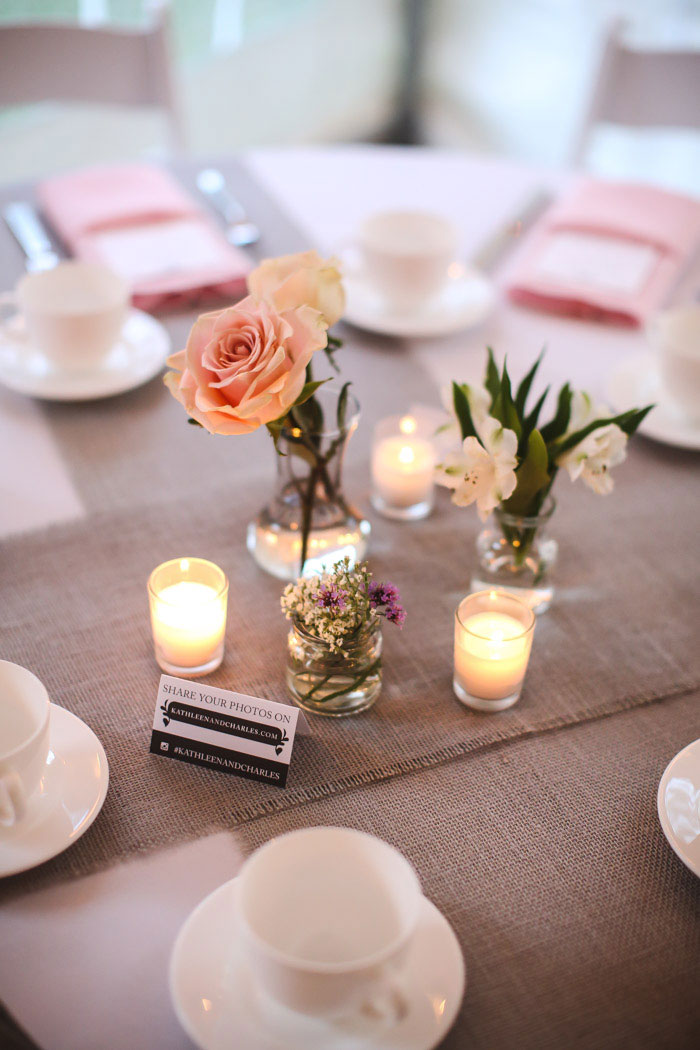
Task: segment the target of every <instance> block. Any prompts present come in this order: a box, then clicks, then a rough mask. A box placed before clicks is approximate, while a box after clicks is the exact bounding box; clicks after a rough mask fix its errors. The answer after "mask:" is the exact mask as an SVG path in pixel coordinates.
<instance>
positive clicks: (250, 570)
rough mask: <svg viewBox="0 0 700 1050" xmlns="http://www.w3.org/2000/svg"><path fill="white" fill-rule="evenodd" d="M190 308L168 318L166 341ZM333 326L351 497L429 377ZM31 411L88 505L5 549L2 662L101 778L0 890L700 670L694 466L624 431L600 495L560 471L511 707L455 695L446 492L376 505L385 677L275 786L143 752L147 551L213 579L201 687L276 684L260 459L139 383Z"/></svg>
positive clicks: (660, 693) (269, 464) (279, 685)
mask: <svg viewBox="0 0 700 1050" xmlns="http://www.w3.org/2000/svg"><path fill="white" fill-rule="evenodd" d="M231 172H232V175H233V177H234V179H235V182H236V186H237V189H238V190H239V192H240V193H241V196H242V197H243V199H244V200H245V199H246V195H247V194H248V193H249V192H255V193H257V194H258V197H257V198H256V199H257V201H258V209H259V210H258V211H257V212H256V217H260V220H261V221H263V223H264V226H265V230H266V234H267V243H266V245H265V249H266V250H267V251H269V252H271V253H274V252H277V251H280V250H288V249H292V248H294V247H298V246H301V239H298V240H297V241H296V242H295V240H294V237H293V235H292V233H291V232H290V228H289V224H288V222H287V221H286V220H285V219H284V217H283V216H282V215H280V213H279V210H278V209H277V208H276V207H275V206H274V205H273V203H272V202H270V201H263V200H262V198H261V196H260V192H259V190H257V189H253V187H252V183H251V181H250V179H249V177H248V176H247V175H246V173H245V171H244V169H243V168H241V167H239V166H231ZM278 228H279V229H280V230H281V234H280V237H279V242H278V241H277V239H276V234H275V231H276V230H277V229H278ZM190 321H191V318H180V319H175V320H171V321H170V322H169V326H170V328H171V331H173V333H174V336H175V338H176V339H181V338H183V337H184V334H185V332H186V330H187V328H188V326H189V323H190ZM344 334H345V335H346V337H347V339H348V346H347V347H346V348H345V349H344V350H343V365H344V369H343V371H344V375H345V376H346V377H347V378H350V379H352V380H353V381H354V383H355V390H356V392H357V395H358V397H359V399H360V402H361V404H362V406H363V413H364V419H363V423H362V425H361V428H360V430H359V432H358V434H357V435H356V437H355V438H354V439H353V445H352V446H351V449H350V453H349V462H348V470H347V491H348V493H349V495H350V496H351V497H352V498H354V499H355V500H356V501H357V502H359V503H360V505H363V506H366V504H367V488H368V473H369V472H368V455H369V445H370V439H371V431H372V427H373V424H374V423H375V422H376V420H377V419H378V418H380V417H381V416H382V415H385V414H387V413H389V412H392V411H400V410H402V409H404V408H405V407H406V405H407V404H409V403H410V402H411V401H412V400H415V399H417V398H420V399H422V400H427V399H429V398H430V395H431V389H432V385H431V383H430V381H429V380H428V379H427V378H426V376H425V375H424V374H423V373H422V371H421V370H420V368H419V367H418V366H417V365H416V364H415V362H414V361H412V359H411V355H410V348H409V347H408V346H407V344H393V343H389V342H388V341H384V340H380V339H373V338H370V337H366V336H360V335H357V334H353V333H351V332H350V330H347V331H346V332H345V333H344ZM433 396H435V395H434V394H433ZM46 412H47V415H48V418H49V419H50V420H51V423H52V426H53V429H54V433H55V434H56V438H57V440H58V442H59V444H60V447H61V449H62V452H63V454H64V456H65V458H66V461H67V463H68V464H69V466H70V469H71V472H72V474H73V477H74V479H75V482H76V485H77V486H78V488H79V491H80V493H81V497H82V498H83V500H84V502H85V505H86V507H87V509H88V516H87V518H86V519H85V520H83V521H79V522H76V523H72V524H70V525H64V526H59V527H56V528H52V529H47V530H44V531H42V532H37V533H34V534H32V535H27V536H21V537H17V538H14V539H11V540H9V541H6V542H5V543H4V544H3V545H2V549H1V551H0V574H1V577H2V578H1V587H2V594H3V603H2V610H1V612H0V618H1V622H2V626H3V656H4V657H5V658H7V659H10V660H15V661H17V662H19V663H21V664H24V665H25V666H27V667H30V668H31V669H32V670H33V671H34V672H35V673H36V674H38V675H39V677H40V678H42V679H43V680H44V681H45V682H46V684H47V686H48V688H49V691H50V693H51V695H52V697H53V699H54V700H55V701H56V702H57V703H60V704H62V705H63V706H65V707H67V708H69V709H70V710H72V711H74V712H75V713H76V714H78V715H79V716H80V717H81V718H83V719H85V721H86V722H88V723H89V724H90V725H91V726H92V727H93V728H94V730H95V732H96V733H97V734H98V735H99V737H100V738H101V740H102V742H103V744H104V746H105V749H106V751H107V754H108V757H109V760H110V767H111V783H110V791H109V794H108V796H107V800H106V803H105V807H104V810H103V813H102V814H101V816H100V818H99V819H98V820H97V822H96V823H95V825H94V826H93V828H92V829H91V830H90V831H89V833H88V834H87V835H86V836H85V837H84V838H83V839H82V840H81V841H80V842H78V843H77V844H76V845H75V846H74V847H73V848H71V849H70V850H69V851H67V852H66V853H64V854H63V855H62V856H61V857H58V858H56V859H55V860H54V861H52V862H50V863H48V864H46V865H44V866H43V868H41V869H39V870H37V871H35V872H33V873H29V874H27V875H23V876H18V877H17V878H16V879H14V880H5V881H4V884H3V888H2V892H3V893H4V894H9V893H12V892H20V891H22V892H23V891H24V890H26V889H27V888H29V887H30V886H32V885H35V884H37V883H38V882H41V881H44V880H47V879H52V878H56V877H60V876H67V875H78V874H84V873H87V872H89V871H92V870H95V869H97V868H99V867H102V866H105V865H109V864H111V863H114V862H115V861H117V860H119V859H122V858H124V857H126V856H128V855H130V854H133V853H137V852H142V851H146V850H150V849H155V848H158V847H161V846H164V845H166V844H168V843H173V842H176V841H179V840H184V839H189V838H194V837H197V836H199V835H202V834H204V833H205V832H207V831H211V830H214V829H218V828H227V827H234V826H236V825H238V824H240V823H242V822H245V821H248V820H250V819H252V818H254V817H259V816H261V815H264V814H266V813H272V812H276V811H282V810H286V809H289V808H291V807H294V806H297V805H299V804H301V803H306V802H308V801H309V800H312V799H317V798H325V797H328V796H332V795H335V794H339V793H342V792H344V791H347V790H349V789H351V788H353V787H356V786H358V785H361V784H369V783H372V782H374V781H379V780H386V779H389V778H392V777H396V776H398V775H400V774H405V773H408V772H411V771H415V770H420V769H424V768H428V767H431V766H435V765H437V764H440V763H444V762H446V761H449V760H452V759H455V758H459V757H460V756H463V755H465V754H468V753H471V752H478V751H480V750H483V749H484V748H488V747H490V746H492V745H493V744H494V743H497V742H499V741H506V740H514V739H518V738H523V737H528V736H533V735H535V734H538V733H541V732H543V731H546V730H549V729H552V728H556V727H559V726H566V725H571V724H575V723H578V722H582V721H589V720H593V719H597V718H600V717H603V716H606V715H611V714H614V713H615V712H618V711H622V710H625V709H627V708H632V707H638V706H643V705H645V704H649V703H651V702H654V701H659V700H663V699H668V698H672V697H676V696H680V695H682V694H684V693H685V692H687V691H689V690H691V689H693V688H697V687H698V685H700V654H699V653H698V649H697V646H696V645H694V624H693V611H694V610H696V609H697V603H696V590H697V582H696V581H697V575H696V573H697V567H696V559H695V558H694V556H693V551H694V543H695V535H696V526H695V521H694V517H693V511H694V509H695V507H696V500H695V492H694V490H693V488H692V484H691V483H692V482H693V481H694V475H693V468H694V460H693V459H692V457H690V456H687V455H683V454H680V453H674V452H671V451H669V450H663V449H659V448H656V447H653V446H650V445H648V444H646V443H645V442H643V441H640V442H638V443H637V445H636V447H634V448H633V449H632V451H631V454H630V458H629V461H628V463H627V464H626V465H625V466H624V467H623V468H622V469H621V470H620V471H619V472H618V479H619V480H618V489H617V492H616V494H615V496H614V497H612V498H610V499H609V500H599V499H597V498H596V497H595V496H593V494H591V493H590V492H589V491H588V490H585V489H584V488H582V487H580V486H579V487H576V488H573V487H572V488H569V487H568V484H567V483H566V481H565V480H564V481H562V483H561V484H560V495H561V506H560V508H559V510H558V511H557V515H556V518H555V520H554V530H553V531H554V532H555V534H556V535H557V536H558V538H559V539H560V544H561V562H560V565H559V568H558V570H557V584H558V587H559V595H558V601H557V603H556V605H555V606H554V608H553V609H552V610H551V611H550V613H548V614H547V616H546V617H544V618H543V619H541V620H540V621H539V622H538V626H537V630H536V636H535V645H534V648H533V654H532V661H531V666H530V671H529V674H528V680H527V685H526V690H525V693H524V695H523V699H522V702H521V703H520V705H518V706H517V707H516V708H514V709H513V710H511V711H510V712H507V713H504V714H503V715H501V716H499V717H498V718H489V717H483V716H480V715H477V714H474V713H471V712H468V711H467V710H466V709H465V708H463V707H462V706H461V705H459V704H458V703H457V701H456V700H455V699H454V696H453V694H452V690H451V675H452V622H453V621H452V617H453V613H454V608H455V606H456V605H457V603H458V601H459V599H460V598H461V597H462V596H463V595H464V593H466V592H467V590H468V588H469V577H470V572H471V567H472V564H473V547H474V538H475V535H476V532H477V530H478V528H479V524H478V521H477V519H476V515H475V514H472V513H466V512H464V511H459V510H457V509H456V508H453V507H452V506H451V505H450V504H449V502H448V500H447V499H446V497H445V498H442V499H441V500H440V501H439V504H438V508H437V511H436V513H435V515H434V516H433V517H432V518H430V519H429V520H428V521H425V522H422V523H420V524H416V525H401V524H396V523H391V522H387V521H383V520H381V519H378V518H376V517H374V516H373V529H374V531H373V538H372V548H371V560H372V567H373V569H374V571H375V573H376V575H377V576H378V577H380V578H382V577H384V578H390V579H392V580H393V581H394V582H395V583H397V584H398V585H399V587H400V588H401V590H402V593H403V596H404V598H405V602H406V605H407V607H408V611H409V617H408V622H407V624H406V627H405V629H404V630H403V632H401V633H399V632H398V631H396V630H394V629H392V628H390V627H388V628H387V629H386V631H385V640H386V659H385V668H386V670H385V676H386V678H385V681H386V684H385V688H384V692H383V695H382V697H381V698H380V701H379V703H378V704H377V706H376V707H375V708H374V709H372V711H370V712H368V713H367V714H365V715H363V716H360V717H358V718H356V719H352V720H348V721H344V722H341V723H336V722H333V723H331V724H329V723H328V722H326V721H325V720H321V719H315V720H313V730H314V735H313V737H312V738H311V739H310V740H301V741H299V742H298V744H297V747H296V749H295V754H294V758H293V764H292V768H291V772H290V776H289V780H288V785H289V786H288V787H287V788H286V790H284V791H280V790H278V789H275V788H272V787H269V786H266V785H261V784H257V783H250V782H246V781H242V780H238V779H236V778H229V777H225V776H222V775H221V774H218V773H214V772H211V771H208V770H202V769H198V768H194V767H191V766H184V765H180V764H178V763H175V762H171V761H166V760H163V759H159V758H157V757H155V756H151V755H149V754H148V740H149V734H150V725H151V721H152V714H153V707H154V704H155V693H156V687H157V682H158V677H159V672H158V669H157V667H156V665H155V663H154V660H153V656H152V652H151V641H150V631H149V625H148V617H147V603H146V591H145V581H146V578H147V576H148V573H149V572H150V570H151V569H152V568H153V567H154V566H155V565H156V564H157V563H158V562H160V561H163V560H165V559H166V558H169V557H174V556H177V555H180V554H183V553H196V554H198V555H202V556H203V557H208V558H211V559H213V560H214V561H216V562H218V563H219V564H221V565H222V566H223V567H224V569H225V570H226V572H227V573H228V575H229V579H230V582H231V589H230V598H229V621H228V631H227V656H226V660H225V663H224V665H223V667H222V668H221V669H220V671H219V672H217V673H216V674H215V675H212V676H211V678H210V681H211V683H212V684H214V685H220V686H224V687H230V688H235V689H237V690H240V691H242V692H247V693H252V694H257V695H261V696H266V697H269V698H271V699H281V698H282V697H283V695H284V686H283V668H284V658H285V632H286V628H285V623H284V621H283V619H282V617H281V615H280V613H279V609H278V599H279V594H280V584H279V582H278V581H276V580H274V579H272V578H270V577H267V576H266V575H264V574H263V573H261V572H260V570H258V569H257V567H256V566H255V565H254V564H253V562H252V560H251V559H250V557H249V556H248V554H247V552H246V550H245V547H244V531H245V523H246V522H247V521H248V520H249V518H251V517H252V516H253V515H254V514H255V512H256V511H257V510H258V509H259V507H260V506H261V505H262V504H263V503H264V502H265V501H266V500H267V498H268V496H269V494H270V492H271V488H272V479H273V471H274V454H273V452H272V448H271V445H270V443H269V440H268V439H267V436H266V435H265V434H256V435H253V436H252V437H250V438H245V439H243V438H240V439H224V438H218V437H212V436H210V435H208V434H206V433H204V432H201V431H199V430H196V429H195V428H192V427H188V426H187V424H186V421H185V415H184V412H183V411H182V409H181V408H180V406H178V405H177V404H176V403H175V402H174V401H173V400H172V399H171V398H170V395H169V394H168V393H167V392H166V390H165V389H164V388H163V387H162V385H161V384H160V383H158V382H157V381H156V382H153V383H151V384H149V385H148V386H147V387H145V388H143V389H142V390H139V391H134V392H133V393H131V394H128V395H125V396H123V397H120V398H115V399H112V400H110V401H105V402H95V403H92V404H86V405H80V406H47V408H46ZM443 495H444V494H443ZM669 507H672V508H673V518H672V520H669V514H668V508H669ZM13 887H14V889H13Z"/></svg>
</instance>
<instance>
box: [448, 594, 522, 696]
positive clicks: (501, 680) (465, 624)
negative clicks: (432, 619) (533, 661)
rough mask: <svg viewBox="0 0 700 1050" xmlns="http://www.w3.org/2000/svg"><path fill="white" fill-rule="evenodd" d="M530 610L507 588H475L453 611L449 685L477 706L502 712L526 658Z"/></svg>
mask: <svg viewBox="0 0 700 1050" xmlns="http://www.w3.org/2000/svg"><path fill="white" fill-rule="evenodd" d="M534 631H535V614H534V613H533V611H532V609H531V608H530V606H529V605H527V604H526V603H525V602H524V601H523V600H522V599H521V598H516V597H515V596H514V595H512V594H509V593H507V592H506V591H478V592H477V593H476V594H470V595H469V596H468V597H467V598H464V599H463V600H462V601H461V602H460V604H459V607H458V608H457V612H456V613H455V650H454V680H453V686H454V691H455V695H456V696H457V699H458V700H461V702H462V703H463V704H466V705H467V706H468V707H474V708H476V709H477V710H479V711H503V710H505V708H507V707H512V705H513V704H514V703H515V702H516V701H517V700H518V698H519V696H520V691H521V689H522V685H523V681H524V678H525V672H526V670H527V665H528V661H529V659H530V649H531V648H532V636H533V634H534Z"/></svg>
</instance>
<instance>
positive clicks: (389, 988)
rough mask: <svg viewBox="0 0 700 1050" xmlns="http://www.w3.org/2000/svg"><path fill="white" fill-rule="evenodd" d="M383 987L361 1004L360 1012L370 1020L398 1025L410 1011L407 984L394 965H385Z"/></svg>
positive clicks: (382, 975)
mask: <svg viewBox="0 0 700 1050" xmlns="http://www.w3.org/2000/svg"><path fill="white" fill-rule="evenodd" d="M379 981H380V984H381V987H379V988H378V989H377V991H376V992H375V993H374V994H373V995H370V996H368V998H367V999H365V1001H364V1002H363V1003H362V1004H361V1006H360V1010H359V1013H360V1015H361V1016H362V1017H364V1018H365V1019H366V1020H368V1021H375V1022H376V1021H379V1022H380V1023H382V1024H384V1025H387V1026H389V1025H396V1024H399V1022H400V1021H403V1019H404V1017H406V1016H407V1014H408V1011H409V1003H410V999H409V995H408V990H407V988H406V984H405V982H404V980H403V978H401V977H400V976H399V974H398V973H397V972H396V970H395V969H394V968H393V967H392V966H384V967H383V968H382V971H381V973H380V975H379Z"/></svg>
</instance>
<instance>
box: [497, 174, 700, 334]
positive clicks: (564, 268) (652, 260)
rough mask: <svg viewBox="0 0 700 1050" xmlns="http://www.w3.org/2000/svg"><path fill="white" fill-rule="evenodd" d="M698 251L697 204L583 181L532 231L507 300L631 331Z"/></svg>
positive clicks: (628, 186) (699, 208)
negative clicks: (578, 263)
mask: <svg viewBox="0 0 700 1050" xmlns="http://www.w3.org/2000/svg"><path fill="white" fill-rule="evenodd" d="M699 246H700V201H697V200H693V199H692V198H689V197H683V196H681V195H680V194H676V193H670V192H668V191H666V190H661V189H656V188H654V187H651V186H642V185H637V184H630V183H613V182H600V181H596V180H592V179H586V180H584V181H581V182H580V183H578V184H577V185H576V187H575V188H574V189H573V190H572V191H571V192H570V193H569V194H567V195H566V196H565V197H563V198H562V199H561V200H559V201H557V202H556V203H555V204H554V205H553V206H552V207H551V208H550V209H549V211H548V212H547V213H546V214H545V215H544V216H543V218H542V219H541V220H540V222H539V223H538V224H537V226H536V227H535V228H534V229H533V230H532V232H531V234H530V235H529V237H528V238H527V240H526V242H525V243H524V245H523V249H522V252H521V253H520V255H519V257H518V259H517V261H516V263H515V266H514V270H513V272H512V273H511V275H510V280H509V283H508V294H509V295H510V297H511V299H513V300H514V301H515V302H516V303H520V304H522V305H525V306H532V307H535V308H539V309H542V310H547V311H550V312H553V313H561V314H566V315H568V316H571V317H582V318H586V319H588V320H600V321H610V322H613V323H617V324H622V325H628V326H632V327H634V326H637V325H640V324H642V323H643V322H644V320H645V319H646V318H647V317H648V316H649V314H651V313H652V312H654V311H655V310H657V309H658V308H659V307H660V306H661V305H663V303H664V302H665V301H666V299H667V298H668V296H669V294H670V292H671V291H672V289H673V287H674V285H675V284H676V282H677V280H678V279H679V277H680V275H681V273H682V271H683V269H684V268H685V267H686V266H687V265H688V264H689V263H690V261H691V259H692V257H693V255H694V254H695V252H696V251H697V250H698V247H699ZM578 250H580V252H581V260H580V262H581V266H580V267H577V265H576V252H577V251H578ZM584 253H585V255H586V258H585V259H584V258H583V255H584ZM558 265H559V267H560V268H559V271H557V266H558Z"/></svg>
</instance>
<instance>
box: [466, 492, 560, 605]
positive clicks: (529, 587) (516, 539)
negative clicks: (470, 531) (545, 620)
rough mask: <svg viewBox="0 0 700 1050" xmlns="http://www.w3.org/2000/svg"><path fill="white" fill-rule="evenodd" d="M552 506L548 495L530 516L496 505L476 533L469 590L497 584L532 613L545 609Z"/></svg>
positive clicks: (552, 556) (552, 555)
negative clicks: (474, 561)
mask: <svg viewBox="0 0 700 1050" xmlns="http://www.w3.org/2000/svg"><path fill="white" fill-rule="evenodd" d="M555 508H556V503H555V501H554V499H553V498H552V497H551V496H549V497H548V498H547V500H546V502H545V503H544V506H543V507H542V509H541V510H540V512H539V513H538V514H535V515H532V516H530V517H527V516H522V515H519V514H509V513H508V511H506V510H504V509H503V507H496V509H495V510H494V512H493V514H492V516H491V518H490V519H489V521H488V522H487V525H486V528H485V529H482V531H481V532H480V533H479V535H478V537H477V541H476V551H477V557H478V568H477V570H476V572H475V573H474V574H473V576H472V582H471V586H472V590H473V591H483V590H489V589H490V588H492V587H497V588H498V589H499V590H506V591H510V592H511V593H512V594H515V595H517V596H518V597H519V598H522V599H523V601H526V602H527V604H528V605H529V606H530V608H531V609H532V610H533V612H535V613H543V612H544V611H545V610H546V609H548V608H549V606H550V605H551V603H552V599H553V597H554V585H553V583H552V581H551V577H550V573H551V570H552V568H553V566H554V563H555V561H556V557H557V541H556V540H553V539H550V538H549V537H548V536H547V535H546V529H547V525H548V524H549V520H550V518H551V517H552V515H553V514H554V511H555Z"/></svg>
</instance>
